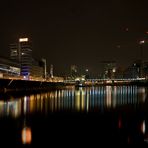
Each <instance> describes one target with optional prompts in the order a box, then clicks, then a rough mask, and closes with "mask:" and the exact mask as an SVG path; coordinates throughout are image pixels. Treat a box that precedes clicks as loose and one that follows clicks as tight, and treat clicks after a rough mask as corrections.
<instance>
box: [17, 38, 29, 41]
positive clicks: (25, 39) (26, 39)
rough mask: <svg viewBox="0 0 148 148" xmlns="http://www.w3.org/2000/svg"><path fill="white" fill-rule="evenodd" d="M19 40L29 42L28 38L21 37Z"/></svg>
mask: <svg viewBox="0 0 148 148" xmlns="http://www.w3.org/2000/svg"><path fill="white" fill-rule="evenodd" d="M19 42H28V38H20V39H19Z"/></svg>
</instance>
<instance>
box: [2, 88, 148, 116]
mask: <svg viewBox="0 0 148 148" xmlns="http://www.w3.org/2000/svg"><path fill="white" fill-rule="evenodd" d="M146 93H147V92H146V90H145V88H144V87H140V88H139V87H137V86H105V87H104V86H100V87H84V88H78V89H74V88H73V87H71V88H68V89H65V90H56V91H51V92H47V93H41V94H33V95H30V96H24V97H22V98H17V100H15V98H13V100H8V101H2V100H1V101H0V116H1V117H3V116H12V117H19V116H20V115H27V114H32V113H42V114H48V113H50V112H58V111H69V112H71V111H77V112H85V111H86V112H88V111H93V110H101V111H103V110H106V109H110V108H116V107H117V106H122V105H128V104H130V105H134V104H139V103H144V102H145V100H146Z"/></svg>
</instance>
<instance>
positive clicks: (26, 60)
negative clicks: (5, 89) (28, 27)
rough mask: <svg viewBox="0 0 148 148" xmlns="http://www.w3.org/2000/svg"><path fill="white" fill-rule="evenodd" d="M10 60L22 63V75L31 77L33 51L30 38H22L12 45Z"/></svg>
mask: <svg viewBox="0 0 148 148" xmlns="http://www.w3.org/2000/svg"><path fill="white" fill-rule="evenodd" d="M10 58H11V59H12V60H15V61H17V62H19V63H20V65H21V67H20V68H21V75H22V76H29V75H30V72H31V66H32V49H31V44H30V42H29V40H28V38H20V39H19V41H18V42H17V43H15V44H11V45H10Z"/></svg>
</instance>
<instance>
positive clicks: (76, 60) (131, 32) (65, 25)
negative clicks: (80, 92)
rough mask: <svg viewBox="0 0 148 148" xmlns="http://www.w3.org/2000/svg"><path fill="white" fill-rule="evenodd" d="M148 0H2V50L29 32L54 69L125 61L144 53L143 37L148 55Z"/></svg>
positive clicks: (95, 70)
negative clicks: (110, 61)
mask: <svg viewBox="0 0 148 148" xmlns="http://www.w3.org/2000/svg"><path fill="white" fill-rule="evenodd" d="M147 4H148V2H147V1H146V0H143V1H140V0H136V1H134V3H133V2H131V1H126V0H124V1H123V0H118V1H117V0H113V1H109V2H93V1H91V2H89V1H77V0H76V1H67V0H65V1H58V0H55V1H50V2H45V3H39V2H36V1H34V0H32V1H29V2H28V1H23V2H22V1H21V2H20V1H17V0H14V1H10V2H7V1H2V3H1V9H0V17H1V28H0V31H1V34H0V48H1V50H0V55H2V56H9V55H10V54H9V52H10V51H9V49H10V48H9V44H11V43H13V42H16V40H18V39H19V38H20V37H28V38H29V39H30V40H32V43H33V56H34V57H36V58H38V59H39V58H45V59H47V62H48V65H50V64H53V66H54V71H55V72H56V73H61V72H65V71H67V69H69V70H70V65H73V64H75V65H77V66H78V67H80V68H83V69H85V68H86V69H89V71H90V72H92V73H99V70H100V62H101V61H106V60H107V61H108V60H114V61H117V63H118V64H120V65H122V66H124V67H125V66H126V67H127V66H128V65H130V64H131V62H133V61H134V60H138V59H140V58H141V57H140V52H141V51H140V50H141V49H140V46H141V45H140V44H139V42H140V41H141V40H145V41H146V43H145V44H143V45H142V46H143V60H147V59H148V56H147V55H148V51H147V48H148V44H147V38H148V20H147V18H148V14H147V13H146V7H147ZM8 54H9V55H8ZM48 69H49V68H48Z"/></svg>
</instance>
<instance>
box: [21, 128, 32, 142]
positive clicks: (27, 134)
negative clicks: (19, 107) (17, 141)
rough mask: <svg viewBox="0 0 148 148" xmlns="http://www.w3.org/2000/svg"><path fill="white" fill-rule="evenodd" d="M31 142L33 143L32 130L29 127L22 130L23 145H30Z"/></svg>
mask: <svg viewBox="0 0 148 148" xmlns="http://www.w3.org/2000/svg"><path fill="white" fill-rule="evenodd" d="M31 141H32V133H31V129H30V128H28V127H24V128H23V129H22V143H23V144H30V143H31Z"/></svg>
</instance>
